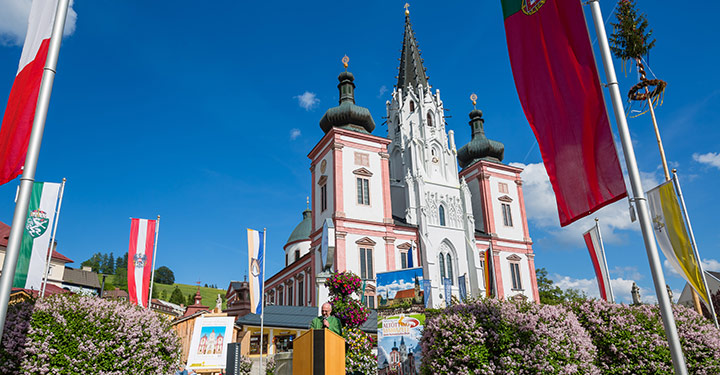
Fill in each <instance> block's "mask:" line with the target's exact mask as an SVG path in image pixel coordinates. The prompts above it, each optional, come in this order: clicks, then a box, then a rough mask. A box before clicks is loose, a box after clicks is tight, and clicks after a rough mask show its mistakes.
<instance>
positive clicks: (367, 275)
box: [360, 247, 375, 280]
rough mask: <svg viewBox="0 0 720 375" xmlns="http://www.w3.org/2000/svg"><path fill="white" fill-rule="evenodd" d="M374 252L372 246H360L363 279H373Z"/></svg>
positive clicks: (361, 275) (361, 276)
mask: <svg viewBox="0 0 720 375" xmlns="http://www.w3.org/2000/svg"><path fill="white" fill-rule="evenodd" d="M374 277H375V275H374V273H373V253H372V249H371V248H366V247H361V248H360V278H362V279H363V280H369V279H373V278H374Z"/></svg>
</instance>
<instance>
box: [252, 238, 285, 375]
mask: <svg viewBox="0 0 720 375" xmlns="http://www.w3.org/2000/svg"><path fill="white" fill-rule="evenodd" d="M265 244H267V228H263V254H262V260H263V271H262V280H261V284H260V285H262V288H261V289H260V366H259V367H258V374H260V373H261V371H262V366H263V356H262V355H263V336H264V335H263V329H264V326H265V263H266V262H265ZM293 292H294V291H293ZM267 353H268V355H269V354H270V351H269V350H268V351H267Z"/></svg>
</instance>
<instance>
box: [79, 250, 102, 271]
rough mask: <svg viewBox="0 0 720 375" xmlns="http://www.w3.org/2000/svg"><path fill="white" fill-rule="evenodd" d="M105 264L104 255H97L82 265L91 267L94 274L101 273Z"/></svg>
mask: <svg viewBox="0 0 720 375" xmlns="http://www.w3.org/2000/svg"><path fill="white" fill-rule="evenodd" d="M102 263H103V254H101V253H95V254H93V256H91V257H90V259H88V260H86V261H84V262H82V263H80V265H81V266H82V267H90V268H91V269H92V270H93V272H100V267H101V265H102Z"/></svg>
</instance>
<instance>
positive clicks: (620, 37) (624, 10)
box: [610, 0, 655, 61]
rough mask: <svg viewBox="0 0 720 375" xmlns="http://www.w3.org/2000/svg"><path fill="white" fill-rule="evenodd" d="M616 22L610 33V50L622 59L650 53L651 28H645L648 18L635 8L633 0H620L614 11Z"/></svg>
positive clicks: (651, 43)
mask: <svg viewBox="0 0 720 375" xmlns="http://www.w3.org/2000/svg"><path fill="white" fill-rule="evenodd" d="M615 16H616V19H617V23H611V25H613V30H614V31H613V33H612V34H611V35H610V50H611V51H612V53H613V55H615V57H617V58H619V59H621V60H622V61H627V60H638V59H640V58H641V57H642V56H644V55H648V54H649V53H650V49H652V48H653V47H654V46H655V39H652V29H650V30H647V27H648V20H647V18H646V17H645V15H644V14H638V13H637V10H635V0H620V2H619V4H618V10H617V12H616V13H615ZM651 39H652V40H651Z"/></svg>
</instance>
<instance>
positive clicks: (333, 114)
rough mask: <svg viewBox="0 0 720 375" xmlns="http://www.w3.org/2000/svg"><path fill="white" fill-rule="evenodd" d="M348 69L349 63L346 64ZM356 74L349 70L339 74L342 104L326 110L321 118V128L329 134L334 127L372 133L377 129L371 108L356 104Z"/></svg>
mask: <svg viewBox="0 0 720 375" xmlns="http://www.w3.org/2000/svg"><path fill="white" fill-rule="evenodd" d="M345 68H346V69H347V65H346V66H345ZM354 80H355V76H353V74H352V73H350V72H348V71H344V72H342V73H340V75H339V76H338V81H340V83H339V84H338V89H339V90H340V104H339V105H338V106H337V107H332V108H330V109H328V110H327V112H325V114H324V115H323V117H322V118H321V119H320V129H322V130H323V132H325V133H326V134H327V132H329V131H330V129H332V128H341V129H347V130H354V131H357V132H360V133H372V131H373V130H375V121H373V118H372V115H370V110H369V109H367V108H365V107H360V106H359V105H355V92H354V91H355V84H354V83H353V81H354Z"/></svg>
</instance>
